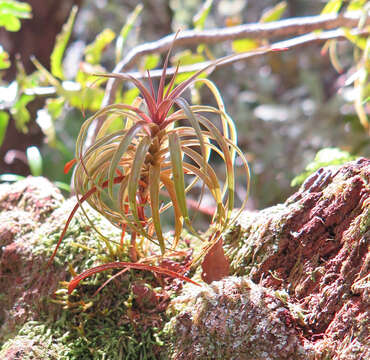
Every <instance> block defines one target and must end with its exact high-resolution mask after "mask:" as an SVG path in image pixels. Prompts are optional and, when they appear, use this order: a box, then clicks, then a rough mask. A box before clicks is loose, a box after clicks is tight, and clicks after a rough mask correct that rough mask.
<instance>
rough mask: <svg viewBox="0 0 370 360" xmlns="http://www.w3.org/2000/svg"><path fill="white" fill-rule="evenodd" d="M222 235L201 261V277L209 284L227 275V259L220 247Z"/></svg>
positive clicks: (228, 265)
mask: <svg viewBox="0 0 370 360" xmlns="http://www.w3.org/2000/svg"><path fill="white" fill-rule="evenodd" d="M222 243H223V241H222V237H220V239H219V240H218V241H217V242H216V243H215V244H214V245H213V246H212V247H211V248H210V250H209V251H208V253H207V254H206V256H205V257H204V259H203V262H202V269H203V272H202V279H203V280H204V281H205V282H206V283H207V284H210V283H211V282H212V281H216V280H221V279H223V278H224V277H226V276H228V275H229V268H230V264H229V259H228V258H227V257H226V255H225V253H224V249H223V247H222Z"/></svg>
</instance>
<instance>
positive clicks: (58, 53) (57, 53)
mask: <svg viewBox="0 0 370 360" xmlns="http://www.w3.org/2000/svg"><path fill="white" fill-rule="evenodd" d="M77 11H78V7H77V6H73V7H72V10H71V13H70V14H69V17H68V20H67V22H66V23H65V24H64V25H63V28H62V31H61V32H60V33H59V34H58V35H57V37H56V40H55V45H54V49H53V52H52V53H51V56H50V67H51V73H52V74H53V75H54V76H56V77H58V78H59V79H64V74H63V68H62V59H63V54H64V51H65V49H66V47H67V44H68V41H69V38H70V37H71V33H72V29H73V24H74V22H75V19H76V15H77Z"/></svg>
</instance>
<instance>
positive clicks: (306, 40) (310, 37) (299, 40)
mask: <svg viewBox="0 0 370 360" xmlns="http://www.w3.org/2000/svg"><path fill="white" fill-rule="evenodd" d="M356 34H357V35H358V34H360V35H369V32H367V31H363V32H356ZM332 39H336V40H344V39H346V37H345V36H344V34H343V30H341V29H338V30H331V31H324V32H321V33H318V34H314V33H312V34H306V35H302V36H297V37H295V38H293V39H289V40H283V41H279V42H276V43H273V44H271V45H270V46H269V48H267V49H265V50H264V49H263V48H262V49H261V50H257V51H250V52H247V53H241V54H240V55H239V56H234V57H232V58H230V57H229V56H225V61H222V58H221V59H220V60H221V62H220V63H218V64H217V66H216V67H215V68H213V69H212V70H215V69H216V68H217V69H218V68H219V67H222V66H226V65H231V64H233V63H236V62H238V61H242V60H246V59H250V58H253V57H256V56H260V55H262V54H265V53H266V52H270V51H271V49H276V50H279V49H284V50H292V49H295V48H297V47H301V46H303V45H307V44H314V43H322V42H325V41H327V40H332ZM211 63H212V62H211V61H204V62H200V63H196V64H193V65H184V66H180V68H179V69H178V71H177V73H178V74H184V73H189V72H196V71H198V70H201V69H203V68H205V67H206V66H208V65H210V64H211ZM175 71H176V67H169V68H168V69H167V71H166V76H172V75H174V73H175ZM127 74H128V75H130V76H133V77H135V78H137V79H146V78H147V77H148V74H147V73H144V72H140V71H134V72H129V73H127ZM161 75H162V69H157V70H151V71H150V77H151V78H152V79H156V78H160V77H161Z"/></svg>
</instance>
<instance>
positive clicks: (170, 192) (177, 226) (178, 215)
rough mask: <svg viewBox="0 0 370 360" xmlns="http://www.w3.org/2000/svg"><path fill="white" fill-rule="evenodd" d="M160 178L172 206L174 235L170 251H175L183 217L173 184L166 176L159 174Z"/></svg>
mask: <svg viewBox="0 0 370 360" xmlns="http://www.w3.org/2000/svg"><path fill="white" fill-rule="evenodd" d="M160 176H161V181H162V183H163V184H164V186H165V187H166V189H167V192H168V195H169V196H170V199H171V202H172V205H173V211H174V213H175V235H174V239H173V244H172V249H176V247H177V245H178V243H179V241H180V235H181V232H182V223H183V216H182V215H181V210H180V207H179V204H178V202H177V199H176V191H175V186H174V184H173V182H172V181H171V179H170V178H169V177H168V176H165V175H164V174H161V175H160Z"/></svg>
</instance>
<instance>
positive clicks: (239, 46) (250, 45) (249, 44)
mask: <svg viewBox="0 0 370 360" xmlns="http://www.w3.org/2000/svg"><path fill="white" fill-rule="evenodd" d="M231 46H232V49H233V51H234V52H236V53H242V52H246V51H250V50H253V49H256V48H258V46H259V44H258V41H257V40H253V39H238V40H234V41H233V42H232V44H231Z"/></svg>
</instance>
